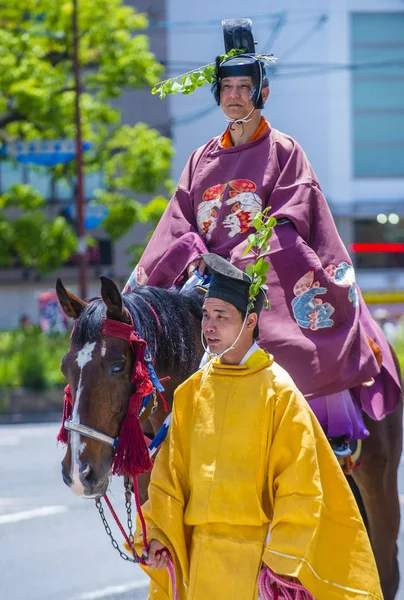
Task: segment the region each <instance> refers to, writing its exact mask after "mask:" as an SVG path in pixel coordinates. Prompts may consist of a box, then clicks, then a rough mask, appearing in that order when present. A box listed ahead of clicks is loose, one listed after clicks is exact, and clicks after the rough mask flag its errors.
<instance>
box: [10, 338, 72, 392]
mask: <svg viewBox="0 0 404 600" xmlns="http://www.w3.org/2000/svg"><path fill="white" fill-rule="evenodd" d="M69 346H70V340H69V336H68V335H60V334H54V335H46V334H45V333H43V332H42V331H41V330H40V328H39V327H32V328H31V329H27V330H21V331H3V332H0V388H12V387H25V388H30V389H36V390H45V389H50V388H55V387H59V386H63V385H64V384H65V378H64V376H63V375H62V373H61V371H60V361H61V358H62V356H63V355H64V354H66V352H67V351H68V349H69Z"/></svg>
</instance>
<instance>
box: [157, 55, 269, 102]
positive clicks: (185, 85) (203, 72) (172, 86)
mask: <svg viewBox="0 0 404 600" xmlns="http://www.w3.org/2000/svg"><path fill="white" fill-rule="evenodd" d="M241 54H245V50H244V48H237V49H236V48H235V49H233V50H230V52H228V54H221V56H220V63H222V62H224V61H225V60H227V59H228V58H231V57H233V56H239V55H241ZM255 56H256V57H257V58H259V59H261V60H264V61H266V62H268V63H271V62H275V60H276V59H275V58H274V57H273V55H272V54H256V55H255ZM215 76H216V63H214V62H212V63H208V64H207V65H203V66H202V67H198V68H197V69H194V70H193V71H188V72H187V73H183V74H182V75H178V76H177V77H171V78H170V79H164V80H163V81H159V83H157V84H156V85H155V86H154V87H153V88H152V91H151V93H152V94H160V98H165V97H166V96H167V94H192V93H193V92H194V91H195V90H196V88H199V87H202V86H203V85H205V83H209V84H210V83H213V81H214V80H215Z"/></svg>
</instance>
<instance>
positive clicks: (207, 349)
mask: <svg viewBox="0 0 404 600" xmlns="http://www.w3.org/2000/svg"><path fill="white" fill-rule="evenodd" d="M248 315H249V312H248V311H247V312H246V315H245V318H244V321H243V324H242V326H241V329H240V333H239V334H238V336H237V337H236V339H235V340H234V342H233V343H232V345H231V346H229V347H228V348H226V350H223V352H221V353H220V354H216V352H212V351H211V349H210V348H209V346H206V345H205V338H204V335H203V330H202V329H201V342H202V346H203V349H204V350H205V352H206V354H209V356H212V357H213V358H219V359H220V358H222V356H223V355H224V354H226V352H229V351H230V350H233V349H234V347H235V345H236V344H237V342H238V341H239V339H240V336H241V334H242V333H243V329H244V325H245V324H246V321H247V317H248Z"/></svg>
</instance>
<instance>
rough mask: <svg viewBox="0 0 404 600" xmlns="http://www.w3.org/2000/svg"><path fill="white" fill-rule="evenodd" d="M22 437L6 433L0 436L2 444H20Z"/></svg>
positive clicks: (0, 443)
mask: <svg viewBox="0 0 404 600" xmlns="http://www.w3.org/2000/svg"><path fill="white" fill-rule="evenodd" d="M19 443H20V439H19V438H18V437H17V436H16V435H5V436H2V437H1V438H0V446H18V444H19Z"/></svg>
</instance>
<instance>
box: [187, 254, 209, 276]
mask: <svg viewBox="0 0 404 600" xmlns="http://www.w3.org/2000/svg"><path fill="white" fill-rule="evenodd" d="M195 269H198V272H199V275H203V274H204V272H205V269H206V263H205V261H204V260H203V258H198V259H197V260H194V261H193V262H191V263H189V265H188V267H187V275H188V279H189V278H190V277H192V275H193V274H194V271H195Z"/></svg>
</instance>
